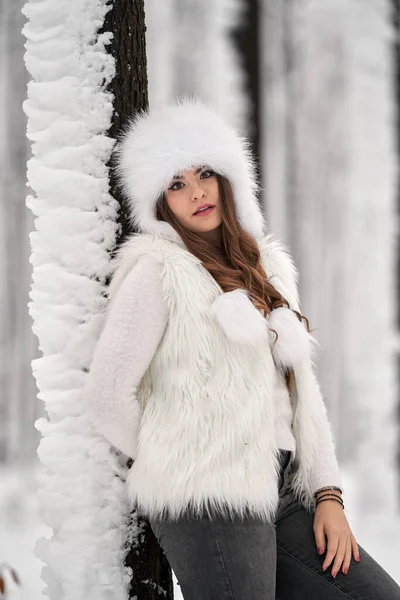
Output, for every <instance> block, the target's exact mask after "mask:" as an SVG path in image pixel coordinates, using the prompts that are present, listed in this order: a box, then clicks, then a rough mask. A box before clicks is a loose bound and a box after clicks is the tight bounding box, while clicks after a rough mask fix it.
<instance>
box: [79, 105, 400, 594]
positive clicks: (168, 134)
mask: <svg viewBox="0 0 400 600" xmlns="http://www.w3.org/2000/svg"><path fill="white" fill-rule="evenodd" d="M116 156H117V163H116V169H117V174H118V176H119V178H120V182H121V185H122V187H123V189H124V192H125V194H126V196H127V198H128V200H129V203H130V204H129V206H130V215H131V217H132V224H133V226H134V227H135V229H136V230H138V231H139V233H135V234H132V235H131V236H130V237H129V239H128V240H126V241H125V242H124V244H123V245H122V246H121V248H120V250H119V252H118V255H117V257H116V259H115V265H114V272H113V278H112V281H111V284H110V288H109V298H108V305H107V311H106V312H107V315H106V317H107V318H106V319H105V323H104V328H103V331H102V334H101V336H100V339H99V341H98V343H97V346H96V350H95V353H94V357H93V362H92V367H91V370H90V376H89V378H88V385H87V389H86V394H85V397H86V399H87V402H88V410H89V414H90V417H91V419H92V421H93V423H94V425H95V427H96V428H97V430H98V431H99V432H100V433H101V434H102V435H103V436H105V437H106V438H107V440H108V441H109V442H110V443H111V444H112V445H113V446H114V447H116V448H117V449H118V450H120V451H121V452H123V453H124V454H125V455H127V456H129V457H131V459H133V464H132V467H131V469H130V471H129V476H128V480H127V492H128V494H129V498H130V500H131V502H132V507H133V506H135V507H137V509H138V510H139V511H140V512H141V513H142V514H144V515H146V516H147V517H148V519H149V521H150V524H151V526H152V529H153V531H154V533H155V535H156V536H157V537H158V540H159V542H160V545H161V547H162V548H163V550H164V552H165V553H166V556H167V558H168V560H169V562H170V564H171V567H172V568H173V570H174V572H175V574H176V576H177V579H178V582H179V584H180V586H181V589H182V593H183V596H184V598H185V600H233V599H236V600H238V599H240V600H250V599H251V600H267V599H268V600H269V599H272V598H275V597H277V598H280V599H287V600H294V599H297V598H298V599H300V598H302V599H303V598H304V599H307V600H311V599H316V600H322V599H324V600H330V599H332V600H334V599H335V600H336V599H339V598H340V599H341V598H357V599H362V600H369V599H370V600H379V599H382V600H383V599H384V600H394V599H400V588H399V587H398V586H397V584H396V583H395V581H394V580H393V579H392V578H391V577H390V576H389V575H388V574H387V573H386V572H385V571H384V570H383V569H382V568H381V567H380V566H379V565H378V564H377V563H376V562H375V561H374V560H373V559H372V558H371V556H369V555H368V554H367V552H366V551H365V550H363V549H362V548H361V547H360V546H358V544H357V542H356V540H355V539H354V536H353V534H352V532H351V529H350V527H349V524H348V521H347V519H346V515H345V512H344V505H343V500H342V491H343V490H342V484H341V478H340V473H339V468H338V463H337V459H336V455H335V445H334V441H333V437H332V432H331V425H330V422H329V420H328V417H327V411H326V407H325V404H324V400H323V397H322V393H321V390H320V387H319V384H318V381H317V379H316V376H315V373H314V368H313V361H312V356H313V351H314V343H315V339H314V338H313V337H312V336H311V334H310V329H309V324H308V320H307V319H306V318H305V317H304V316H303V315H302V314H301V310H300V304H299V298H298V287H297V282H298V272H297V269H296V266H295V265H294V263H293V260H292V258H291V255H290V253H289V251H288V250H287V248H286V247H285V246H284V245H283V244H282V243H280V242H279V241H278V240H276V239H274V237H273V236H272V235H271V234H269V233H266V232H265V222H264V219H263V216H262V214H261V211H260V208H259V205H258V203H257V198H256V194H257V191H258V182H257V177H256V172H255V163H254V159H253V157H252V155H251V152H250V149H249V145H248V142H247V141H246V139H245V138H243V137H241V136H240V135H239V134H238V133H237V132H235V131H233V130H232V129H231V128H230V127H228V126H227V124H226V123H225V122H224V121H223V119H222V118H221V117H220V116H219V115H218V114H217V113H216V112H215V111H214V110H213V109H212V108H211V107H209V106H207V105H206V104H204V103H202V102H200V101H199V100H196V99H195V98H184V99H183V100H181V101H178V102H176V103H174V104H171V105H169V106H166V107H164V108H162V109H159V110H157V111H154V112H143V113H141V114H140V115H138V116H137V117H135V118H133V119H131V121H130V122H129V126H128V127H127V128H126V130H125V131H124V132H123V134H122V135H121V139H120V140H119V143H118V145H117V153H116Z"/></svg>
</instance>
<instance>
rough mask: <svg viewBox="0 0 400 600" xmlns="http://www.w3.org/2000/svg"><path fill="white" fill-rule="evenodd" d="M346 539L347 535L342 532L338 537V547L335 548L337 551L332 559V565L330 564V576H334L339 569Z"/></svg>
mask: <svg viewBox="0 0 400 600" xmlns="http://www.w3.org/2000/svg"><path fill="white" fill-rule="evenodd" d="M347 539H348V536H347V535H345V534H342V535H341V536H340V537H339V543H338V548H337V552H336V555H335V560H334V562H333V565H332V571H331V572H332V577H336V575H337V572H338V571H339V569H340V567H341V565H342V562H343V559H344V555H345V553H346V544H347Z"/></svg>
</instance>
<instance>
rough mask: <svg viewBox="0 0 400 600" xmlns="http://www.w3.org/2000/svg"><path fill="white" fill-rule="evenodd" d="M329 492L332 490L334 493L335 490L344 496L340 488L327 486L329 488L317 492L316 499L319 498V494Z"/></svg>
mask: <svg viewBox="0 0 400 600" xmlns="http://www.w3.org/2000/svg"><path fill="white" fill-rule="evenodd" d="M328 490H332V491H333V490H337V491H338V492H340V493H341V494H343V490H341V489H340V488H338V487H334V486H327V487H323V488H321V489H320V490H317V491H316V492H315V494H314V498H316V497H317V494H319V493H320V492H326V491H328Z"/></svg>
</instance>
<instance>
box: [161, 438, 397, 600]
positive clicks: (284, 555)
mask: <svg viewBox="0 0 400 600" xmlns="http://www.w3.org/2000/svg"><path fill="white" fill-rule="evenodd" d="M291 462H292V453H291V452H289V451H288V450H285V451H281V465H282V468H281V478H280V482H279V496H280V501H279V508H278V511H277V515H276V519H275V523H274V524H268V523H265V522H262V521H261V520H259V519H257V518H254V517H251V516H249V517H246V519H245V520H241V519H240V518H239V517H235V518H234V519H233V520H232V519H224V518H222V517H220V516H213V518H212V520H211V519H210V518H208V517H207V515H206V514H204V516H201V517H197V518H194V517H193V516H187V515H185V516H183V517H182V518H181V519H179V520H177V521H169V520H168V519H157V518H156V519H151V520H150V524H151V527H152V529H153V531H154V534H155V535H156V536H157V538H158V540H159V543H160V546H161V548H162V549H163V551H164V553H165V555H166V557H167V559H168V562H169V564H170V565H171V567H172V569H173V571H174V573H175V575H176V577H177V580H178V583H179V585H180V586H181V590H182V595H183V597H184V599H185V600H273V599H275V598H277V599H279V600H339V599H342V600H344V599H346V598H347V599H349V598H353V599H355V600H400V587H399V586H398V585H397V584H396V582H395V581H394V580H393V579H392V578H391V577H390V575H389V574H388V573H387V572H386V571H385V570H384V569H383V568H382V567H381V566H380V565H379V564H378V563H377V562H376V561H375V560H374V559H373V558H372V557H371V556H370V555H369V554H368V553H367V552H366V551H365V550H364V549H363V548H362V547H361V546H360V545H359V546H358V547H359V552H360V559H361V560H360V562H356V561H355V560H354V559H353V558H352V560H351V563H350V568H349V571H348V573H347V575H345V574H344V573H342V571H340V570H339V572H338V574H337V576H336V578H335V579H334V578H333V577H332V575H331V570H332V564H333V561H332V563H331V565H330V566H329V567H328V569H326V570H325V571H323V570H322V563H323V562H324V558H325V554H323V555H322V556H319V554H318V553H317V548H316V544H315V538H314V532H313V519H314V517H313V515H311V514H310V513H308V512H307V511H306V510H305V508H304V507H303V506H302V505H301V504H300V503H298V502H296V500H295V499H294V496H293V494H292V492H291V490H290V483H289V481H288V475H289V473H290V467H291Z"/></svg>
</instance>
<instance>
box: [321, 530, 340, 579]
mask: <svg viewBox="0 0 400 600" xmlns="http://www.w3.org/2000/svg"><path fill="white" fill-rule="evenodd" d="M327 537H328V551H327V553H326V556H325V560H324V562H323V565H322V570H323V571H325V569H327V568H328V567H329V565H330V564H331V562H332V560H333V559H334V557H335V555H336V552H337V549H338V545H339V536H338V534H336V533H329V534H328V536H327Z"/></svg>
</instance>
